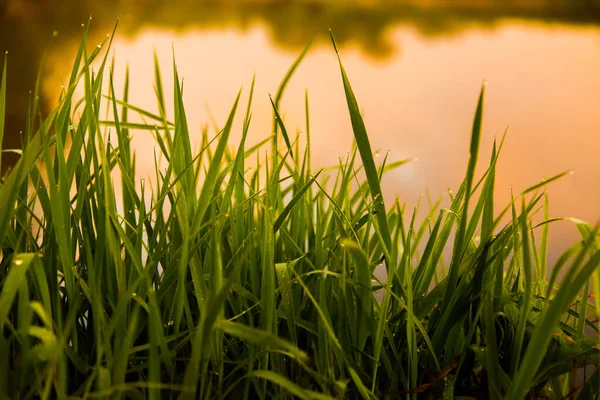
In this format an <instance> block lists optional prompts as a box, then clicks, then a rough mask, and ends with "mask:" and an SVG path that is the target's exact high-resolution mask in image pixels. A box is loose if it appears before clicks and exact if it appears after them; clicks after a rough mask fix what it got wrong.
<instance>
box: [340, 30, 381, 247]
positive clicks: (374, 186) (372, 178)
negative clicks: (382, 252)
mask: <svg viewBox="0 0 600 400" xmlns="http://www.w3.org/2000/svg"><path fill="white" fill-rule="evenodd" d="M330 36H331V41H332V43H333V47H334V49H335V52H336V54H337V57H338V63H339V65H340V71H341V74H342V81H343V83H344V92H345V93H346V101H347V103H348V111H349V113H350V119H351V121H352V130H353V132H354V138H355V140H356V143H357V145H358V151H359V153H360V157H361V159H362V162H363V165H364V168H365V174H366V176H367V181H368V182H369V188H370V190H371V196H372V197H373V203H374V204H373V210H374V211H376V212H377V215H376V217H377V221H378V223H379V229H380V230H381V235H382V237H383V242H384V244H385V246H386V247H387V249H388V251H389V249H391V248H392V238H391V234H390V229H389V227H388V221H387V215H386V210H385V203H384V200H383V193H382V192H381V186H380V183H379V175H378V173H377V167H376V166H375V160H374V159H373V152H372V151H371V144H370V142H369V137H368V135H367V129H366V128H365V124H364V122H363V119H362V116H361V115H360V111H359V108H358V103H357V101H356V97H355V96H354V92H353V90H352V87H351V86H350V81H349V80H348V76H347V75H346V71H345V70H344V66H343V65H342V59H341V58H340V54H339V51H338V49H337V45H336V44H335V39H334V37H333V33H331V31H330Z"/></svg>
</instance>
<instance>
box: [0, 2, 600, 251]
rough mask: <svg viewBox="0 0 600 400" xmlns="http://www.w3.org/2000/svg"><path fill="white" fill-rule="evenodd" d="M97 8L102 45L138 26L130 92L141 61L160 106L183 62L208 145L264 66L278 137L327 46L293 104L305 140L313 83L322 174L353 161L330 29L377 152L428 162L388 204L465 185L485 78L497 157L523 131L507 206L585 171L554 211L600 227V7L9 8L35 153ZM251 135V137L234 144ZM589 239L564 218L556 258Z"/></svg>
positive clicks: (558, 194)
mask: <svg viewBox="0 0 600 400" xmlns="http://www.w3.org/2000/svg"><path fill="white" fill-rule="evenodd" d="M90 15H92V16H93V20H92V23H91V28H90V38H89V42H90V45H95V44H96V43H101V42H102V41H103V40H104V39H105V37H106V35H107V34H108V33H110V32H112V29H113V26H114V24H115V22H116V19H117V17H118V16H119V15H120V16H121V18H120V22H119V27H118V30H117V36H116V40H115V43H114V47H113V50H111V51H113V52H114V57H115V60H116V62H115V85H116V86H117V87H119V86H121V87H122V85H123V81H124V73H125V68H126V66H128V67H129V70H130V73H131V84H130V97H129V98H130V102H132V103H133V104H135V105H138V106H141V107H144V108H148V109H151V110H156V108H157V107H156V101H155V99H154V89H153V86H152V85H153V64H152V62H153V61H152V60H153V52H154V50H156V52H157V54H158V56H159V60H160V63H161V66H162V69H163V75H164V76H163V79H164V82H167V83H169V82H171V80H172V77H173V73H172V68H171V66H172V56H173V51H174V52H175V57H176V60H177V65H178V70H179V75H180V77H182V78H183V79H184V81H185V93H184V97H185V104H186V107H187V112H188V121H189V123H190V125H191V127H192V128H193V132H194V133H195V134H196V135H199V134H200V131H201V127H202V126H204V125H207V124H208V125H209V126H212V124H213V122H211V121H212V120H213V119H214V121H216V124H217V125H218V124H221V125H222V124H223V123H224V121H225V119H226V116H227V113H228V112H229V109H230V107H231V105H232V103H233V100H234V98H235V95H236V93H237V91H238V90H239V88H240V86H241V85H244V88H246V89H248V88H249V86H250V82H251V80H252V77H253V75H254V74H256V77H257V78H256V79H257V81H256V82H257V83H256V91H255V102H254V107H253V125H252V129H251V138H250V142H254V143H255V142H257V141H259V140H260V139H263V138H265V137H267V136H268V135H269V134H270V132H271V126H272V119H271V118H272V110H271V106H270V103H269V98H268V93H271V94H274V93H275V92H276V90H277V87H278V84H279V82H280V81H281V79H282V77H283V76H284V74H285V73H286V71H287V69H288V68H289V66H290V65H291V64H292V63H293V61H294V59H295V58H296V57H297V56H298V55H299V54H300V52H301V51H302V49H303V48H304V47H305V46H306V45H307V44H308V43H309V42H311V41H312V42H313V45H312V47H311V50H310V52H309V54H308V55H307V57H306V59H305V61H304V62H303V63H302V64H301V66H300V68H299V69H298V71H297V73H296V75H295V76H294V78H293V80H292V81H291V83H290V85H289V87H288V90H287V91H286V94H285V97H284V100H283V102H282V107H281V111H282V113H283V115H284V119H285V122H286V125H287V127H288V131H290V132H295V131H296V130H297V131H298V132H299V134H300V135H301V138H302V135H303V134H304V131H305V122H304V121H305V119H304V94H305V91H306V90H308V94H309V99H310V110H311V112H310V116H311V142H312V154H313V166H314V167H315V168H317V167H321V166H327V165H333V164H336V163H337V162H338V157H340V156H341V157H344V156H345V155H346V154H347V152H348V151H350V150H351V148H352V138H353V136H352V130H351V126H350V121H349V116H348V112H347V109H346V103H345V98H344V94H343V88H342V84H341V79H340V74H339V67H338V65H337V60H336V56H335V53H334V51H333V49H332V46H331V42H330V40H329V33H328V31H329V28H331V29H332V30H333V32H334V34H335V37H336V40H337V42H338V45H339V47H340V49H341V55H342V59H343V62H344V65H345V68H346V71H347V73H348V75H349V78H350V80H351V82H352V85H353V87H354V90H355V93H356V95H357V98H358V102H359V106H360V108H361V110H362V112H363V114H364V117H365V122H366V124H367V129H368V131H369V134H370V137H371V144H372V147H373V150H374V151H379V154H382V155H384V154H385V153H386V152H387V151H390V154H389V157H390V158H391V159H392V160H397V159H403V158H407V157H411V156H418V158H419V161H418V162H413V163H411V164H409V165H407V166H404V167H403V168H401V169H399V170H397V171H394V172H393V173H391V174H389V175H387V176H386V177H385V178H384V182H383V185H384V193H385V196H386V201H387V203H388V205H391V202H392V201H393V200H394V198H395V196H398V197H399V199H400V201H401V202H402V203H404V202H406V204H407V205H408V209H411V208H412V207H413V206H414V205H415V204H416V202H417V200H418V199H419V197H420V195H421V194H422V193H425V192H426V191H429V193H431V196H432V197H433V198H434V199H435V198H438V196H441V195H443V194H444V193H445V192H446V191H447V189H449V188H451V189H454V190H456V189H457V188H458V185H459V184H460V181H461V179H462V177H463V176H464V172H465V169H466V164H467V161H468V143H469V138H470V130H471V125H472V120H473V114H474V111H475V106H476V101H477V95H478V92H479V89H480V86H481V83H482V81H484V80H486V81H487V82H488V88H487V98H486V106H485V114H484V125H483V139H482V151H481V156H480V163H481V164H486V163H487V162H488V160H489V155H490V152H491V147H492V143H493V140H494V138H501V137H502V135H503V133H504V132H505V130H506V129H507V127H509V126H510V128H509V129H508V136H507V139H506V143H505V146H504V149H503V154H502V155H501V158H500V164H499V166H498V177H497V184H496V185H497V190H496V191H497V204H498V209H500V208H501V207H502V206H504V205H506V204H507V203H508V202H509V201H510V195H511V188H512V190H513V191H514V193H515V194H516V193H518V192H519V191H520V190H522V189H524V188H526V187H528V186H530V185H532V184H534V183H537V182H539V181H540V180H541V179H543V178H544V177H549V176H552V175H554V174H556V173H559V172H562V171H564V170H569V169H571V170H573V171H574V174H572V175H568V176H566V177H565V178H563V179H561V180H560V181H558V182H556V183H553V184H552V185H551V186H550V187H549V193H550V211H551V215H552V216H572V217H577V218H581V219H584V220H586V221H588V222H591V223H595V222H596V221H598V219H599V218H600V207H599V205H600V161H599V160H598V158H599V155H600V1H597V0H571V1H568V0H529V1H523V0H521V1H516V0H515V1H510V0H504V1H498V0H480V1H476V2H475V1H467V0H408V1H406V0H405V1H399V0H344V1H342V0H213V1H191V0H188V1H186V0H172V1H169V2H163V1H155V0H135V1H134V0H119V1H111V2H110V4H109V2H99V1H87V0H79V1H75V0H71V1H69V0H66V1H65V0H62V1H59V0H37V1H35V0H0V50H1V51H4V50H6V51H8V54H9V61H8V87H7V90H8V94H7V98H8V104H7V120H6V133H5V137H4V143H3V147H4V148H18V147H20V143H21V137H20V132H21V131H23V130H24V126H25V119H26V115H27V105H28V102H29V97H30V90H32V88H33V86H34V84H35V79H36V76H37V74H38V70H39V69H40V65H41V61H42V56H43V55H44V54H45V60H44V64H43V68H42V69H41V92H40V94H41V98H40V101H41V105H42V109H43V111H44V112H47V111H48V110H50V109H51V108H52V107H53V106H54V105H55V104H56V102H57V100H58V96H59V95H60V91H61V85H63V84H65V83H66V81H67V78H68V74H69V73H70V68H71V65H72V64H71V63H72V61H73V59H74V57H75V54H76V51H77V47H78V45H79V41H80V36H81V33H82V29H83V28H82V27H81V24H82V23H87V22H88V19H89V16H90ZM55 32H56V33H57V36H56V37H54V35H53V33H55ZM170 87H171V88H172V82H171V85H170ZM117 92H118V93H119V92H120V90H119V89H117ZM244 95H247V92H244ZM169 97H170V96H169ZM169 100H171V99H169ZM171 104H172V101H171ZM238 120H241V117H239V116H238ZM238 126H239V121H238ZM146 136H147V134H145V133H143V132H139V133H136V134H135V136H134V139H133V141H134V145H135V149H136V151H137V159H138V165H139V166H138V170H139V173H140V174H141V175H142V176H143V175H145V174H148V173H149V172H150V171H151V170H152V169H153V163H154V148H148V143H152V142H151V141H150V140H148V138H147V137H146ZM239 138H240V129H237V130H236V134H235V135H232V139H231V140H232V143H231V145H232V146H235V145H236V143H237V142H238V141H239ZM10 157H16V156H14V155H12V154H10V153H6V154H5V156H4V160H5V162H3V163H2V167H3V169H5V168H10V162H11V161H10V160H12V162H14V160H15V158H12V159H11V158H10ZM381 159H383V157H381ZM483 170H484V168H483V165H482V168H480V171H481V172H483ZM4 172H5V171H3V173H4ZM425 204H426V203H425ZM577 238H578V236H577V233H576V230H575V229H574V228H573V227H572V226H570V225H569V224H568V223H566V222H560V223H557V224H554V225H553V228H551V242H550V249H551V258H552V259H555V258H556V257H557V255H558V254H559V253H560V252H561V251H562V250H563V249H564V248H566V246H567V245H569V244H572V243H573V241H574V240H577Z"/></svg>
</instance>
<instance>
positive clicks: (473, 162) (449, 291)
mask: <svg viewBox="0 0 600 400" xmlns="http://www.w3.org/2000/svg"><path fill="white" fill-rule="evenodd" d="M484 97H485V83H484V84H483V85H482V86H481V90H480V92H479V100H478V101H477V109H476V111H475V118H474V119H473V128H472V131H471V144H470V150H469V164H468V166H467V173H466V177H465V181H464V185H465V187H464V189H465V200H464V202H463V206H462V212H461V218H460V221H459V227H458V231H457V232H456V239H455V241H454V249H453V252H452V261H451V263H450V270H449V271H448V285H447V287H446V294H445V296H444V304H448V301H449V300H450V297H451V296H452V295H453V293H454V290H455V289H456V283H457V281H458V276H459V267H460V264H461V261H462V258H463V251H464V243H465V241H467V240H469V239H470V238H467V237H466V232H467V224H468V216H469V201H470V199H471V188H472V186H473V178H474V176H475V168H476V166H477V158H478V154H479V142H480V141H481V125H482V122H483V101H484Z"/></svg>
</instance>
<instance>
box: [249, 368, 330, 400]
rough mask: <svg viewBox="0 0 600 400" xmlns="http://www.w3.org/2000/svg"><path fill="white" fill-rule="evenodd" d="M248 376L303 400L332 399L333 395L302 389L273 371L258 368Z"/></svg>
mask: <svg viewBox="0 0 600 400" xmlns="http://www.w3.org/2000/svg"><path fill="white" fill-rule="evenodd" d="M248 377H256V378H261V379H265V380H268V381H270V382H272V383H274V384H276V385H278V386H280V387H281V388H283V389H285V391H287V392H289V393H290V394H292V395H293V396H294V397H297V398H299V399H303V400H333V399H334V397H331V396H328V395H325V394H322V393H318V392H315V391H313V390H311V389H303V388H301V387H300V386H298V385H297V384H295V383H294V382H292V381H291V380H289V379H288V378H286V377H285V376H283V375H280V374H277V373H275V372H273V371H267V370H258V371H253V372H251V373H250V374H248Z"/></svg>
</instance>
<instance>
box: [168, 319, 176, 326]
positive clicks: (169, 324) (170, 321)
mask: <svg viewBox="0 0 600 400" xmlns="http://www.w3.org/2000/svg"><path fill="white" fill-rule="evenodd" d="M174 323H175V321H173V320H172V319H170V320H169V322H167V326H173V324H174Z"/></svg>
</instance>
